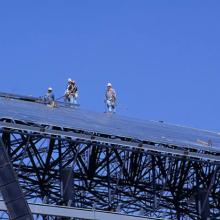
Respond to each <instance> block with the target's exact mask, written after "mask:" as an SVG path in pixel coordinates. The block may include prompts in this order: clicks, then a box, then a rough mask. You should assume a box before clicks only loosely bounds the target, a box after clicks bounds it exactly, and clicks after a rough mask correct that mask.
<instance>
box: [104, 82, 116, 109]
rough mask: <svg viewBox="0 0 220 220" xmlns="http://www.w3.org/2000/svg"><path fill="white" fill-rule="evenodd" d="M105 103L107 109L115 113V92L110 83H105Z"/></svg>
mask: <svg viewBox="0 0 220 220" xmlns="http://www.w3.org/2000/svg"><path fill="white" fill-rule="evenodd" d="M105 103H106V106H107V109H108V112H113V113H115V107H116V92H115V90H114V89H113V88H112V84H111V83H108V84H107V89H106V93H105Z"/></svg>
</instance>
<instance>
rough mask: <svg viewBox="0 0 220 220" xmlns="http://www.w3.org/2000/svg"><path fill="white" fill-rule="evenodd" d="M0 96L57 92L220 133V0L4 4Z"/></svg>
mask: <svg viewBox="0 0 220 220" xmlns="http://www.w3.org/2000/svg"><path fill="white" fill-rule="evenodd" d="M0 76H1V80H0V91H4V92H13V93H18V94H25V95H34V96H40V95H42V94H44V92H45V91H46V90H47V87H48V86H52V87H53V88H54V90H55V93H56V96H57V97H59V96H61V95H62V94H63V92H64V89H65V86H66V81H67V79H68V78H69V77H71V78H73V79H75V80H76V81H77V83H78V85H79V90H80V104H81V106H82V108H86V109H91V110H94V111H98V112H102V111H103V109H104V103H103V93H104V90H105V85H106V83H107V82H112V84H113V85H114V87H115V89H116V90H117V93H118V97H119V106H118V114H121V115H127V116H131V117H135V118H143V119H150V120H164V121H166V122H169V123H175V124H181V125H187V126H193V127H198V128H203V129H211V130H218V131H219V130H220V122H219V113H220V98H219V95H220V86H219V84H220V1H219V0H210V1H207V0H206V1H203V0H184V1H177V0H166V1H165V0H132V1H131V0H124V1H122V0H65V1H63V0H59V1H57V0H50V1H49V0H38V1H30V0H19V1H18V0H14V1H8V0H1V1H0Z"/></svg>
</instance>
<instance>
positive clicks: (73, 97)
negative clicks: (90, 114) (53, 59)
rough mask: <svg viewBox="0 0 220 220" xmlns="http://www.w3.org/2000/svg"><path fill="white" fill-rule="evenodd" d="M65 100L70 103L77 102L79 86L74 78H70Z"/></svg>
mask: <svg viewBox="0 0 220 220" xmlns="http://www.w3.org/2000/svg"><path fill="white" fill-rule="evenodd" d="M64 97H65V98H64V101H65V102H69V103H70V104H74V105H76V104H77V98H78V88H77V86H76V82H75V81H74V80H72V79H70V78H69V79H68V84H67V89H66V91H65V95H64Z"/></svg>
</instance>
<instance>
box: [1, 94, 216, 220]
mask: <svg viewBox="0 0 220 220" xmlns="http://www.w3.org/2000/svg"><path fill="white" fill-rule="evenodd" d="M0 97H4V98H6V100H7V99H17V100H23V101H25V102H29V103H32V102H37V103H39V104H37V105H43V103H42V102H41V100H39V99H34V98H30V97H22V96H14V95H11V94H3V93H0ZM0 101H1V100H0ZM2 103H3V102H2ZM5 103H7V102H5V101H4V104H3V105H5ZM3 105H2V106H3ZM10 106H11V105H10ZM24 106H27V105H24ZM61 107H62V105H61ZM64 107H65V108H66V106H64ZM34 108H35V110H36V109H38V108H36V106H34ZM67 108H68V107H67ZM29 109H31V107H30V108H29ZM11 112H12V111H11ZM20 112H22V111H21V109H20ZM27 114H28V113H27ZM6 115H7V111H6V113H5V112H2V114H0V141H2V143H3V144H4V146H5V149H6V150H7V154H8V156H9V158H10V160H11V163H12V165H13V168H14V171H15V172H16V174H17V176H18V179H19V183H20V186H21V188H22V189H23V192H24V194H25V197H26V200H27V201H28V203H32V204H36V203H40V204H44V205H46V204H47V205H48V209H49V208H50V210H54V208H55V207H58V208H59V207H61V206H62V207H63V206H64V209H63V210H67V209H65V207H66V208H67V207H75V210H74V209H73V210H72V212H76V211H77V210H76V208H78V209H82V210H84V211H86V210H87V209H90V210H101V211H102V212H110V213H115V212H117V213H121V214H123V213H124V214H131V215H138V216H139V215H141V216H143V217H144V216H145V217H147V218H148V219H149V218H150V217H153V218H162V219H178V220H181V219H184V220H185V219H195V220H197V219H204V220H205V219H220V169H219V168H220V151H219V150H218V149H217V148H216V146H214V147H213V146H212V140H208V142H207V145H206V143H205V146H203V147H202V146H200V147H198V146H197V145H191V146H190V145H182V144H178V142H175V141H174V142H173V143H172V141H169V142H167V143H166V142H164V141H161V140H162V139H160V140H159V141H155V139H154V140H153V139H152V140H148V141H147V140H140V139H137V138H132V137H125V136H120V135H112V134H110V132H109V134H108V133H106V132H105V133H104V132H103V133H102V132H100V131H99V132H97V131H88V130H86V129H83V128H82V129H79V128H78V129H74V128H71V127H64V126H63V125H57V124H56V126H54V125H51V123H47V122H46V121H45V122H44V123H42V121H41V122H40V121H36V120H35V121H34V120H31V117H29V118H28V117H27V119H25V117H26V116H24V117H23V119H21V118H20V117H18V118H19V119H18V118H16V117H17V116H16V114H13V116H11V117H10V114H8V115H9V116H8V117H7V116H6ZM81 117H83V116H81ZM79 120H81V119H80V118H79ZM73 127H74V126H73ZM199 134H200V133H199ZM210 136H211V135H210ZM184 138H185V136H184ZM213 138H215V141H216V140H217V141H218V142H219V137H216V135H213ZM186 143H187V142H186ZM218 144H219V143H218ZM217 146H218V145H217ZM1 207H3V208H2V210H5V209H4V204H2V203H1V206H0V209H1ZM41 207H43V206H41ZM44 211H45V208H42V212H41V211H40V210H38V211H37V212H34V213H37V215H35V219H42V218H43V219H59V218H60V217H58V216H56V215H55V216H52V215H50V216H49V214H48V216H46V214H45V213H44ZM43 213H44V214H43ZM61 214H62V212H61V213H60V215H59V216H61ZM81 214H82V213H81ZM101 214H102V215H103V216H107V215H106V214H105V213H101ZM3 216H4V214H2V215H1V214H0V219H3ZM63 216H68V215H67V213H66V215H63ZM112 216H113V215H112ZM115 216H116V215H115ZM6 218H7V217H6ZM129 218H131V217H129ZM140 218H141V217H140ZM77 219H78V218H77Z"/></svg>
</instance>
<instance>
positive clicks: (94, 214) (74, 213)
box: [0, 200, 159, 220]
mask: <svg viewBox="0 0 220 220" xmlns="http://www.w3.org/2000/svg"><path fill="white" fill-rule="evenodd" d="M29 207H30V209H31V212H32V213H33V214H39V215H46V216H56V217H66V218H68V217H69V218H82V219H87V220H94V219H96V220H103V219H105V220H112V219H114V220H156V218H146V217H140V216H132V215H124V214H118V213H112V212H101V211H97V210H92V209H78V208H73V207H65V206H54V205H48V204H31V203H30V204H29ZM0 210H2V211H6V206H5V203H4V201H2V200H0ZM157 220H159V219H158V218H157Z"/></svg>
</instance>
